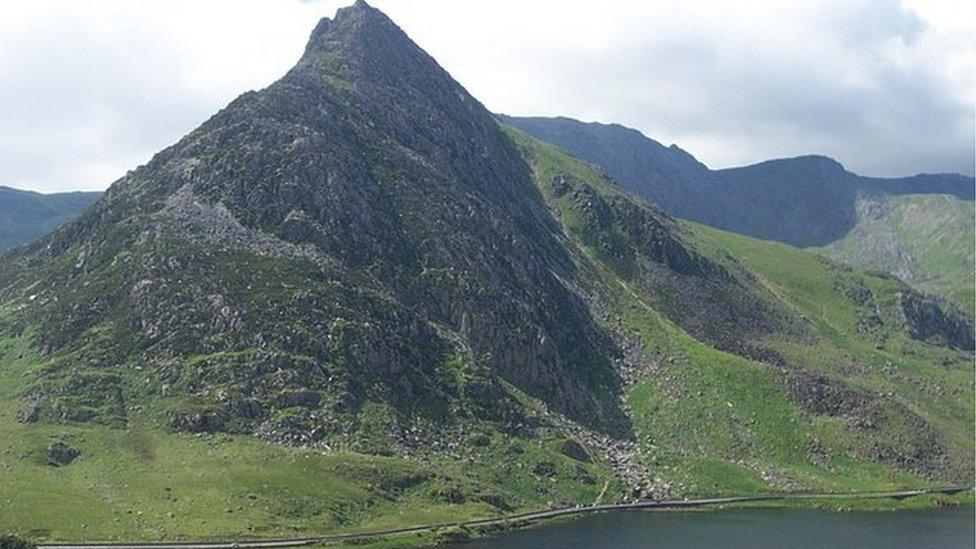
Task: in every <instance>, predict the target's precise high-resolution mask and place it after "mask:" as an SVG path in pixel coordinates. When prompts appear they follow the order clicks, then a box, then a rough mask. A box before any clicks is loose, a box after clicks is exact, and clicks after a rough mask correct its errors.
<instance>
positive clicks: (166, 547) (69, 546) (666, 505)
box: [38, 486, 972, 549]
mask: <svg viewBox="0 0 976 549" xmlns="http://www.w3.org/2000/svg"><path fill="white" fill-rule="evenodd" d="M966 490H972V487H969V486H949V487H942V488H920V489H916V490H899V491H893V492H843V493H784V494H759V495H752V496H728V497H716V498H704V499H675V500H661V501H656V500H644V501H634V502H631V503H606V504H602V505H586V506H574V507H563V508H560V509H550V510H547V511H537V512H532V513H522V514H518V515H508V516H505V517H498V518H486V519H480V520H472V521H467V522H455V523H445V524H430V525H425V526H414V527H410V528H398V529H394V530H380V531H375V532H363V533H357V534H332V535H325V536H314V537H307V538H295V539H275V540H247V541H208V542H106V543H97V542H95V543H40V544H38V547H41V548H51V549H273V548H277V547H302V546H307V545H316V544H320V543H330V542H340V541H360V540H367V539H374V538H384V537H393V536H402V535H407V534H420V533H424V532H430V531H432V530H440V529H447V528H461V527H466V528H477V527H486V526H496V527H507V526H511V525H517V524H523V523H527V522H534V521H538V520H544V519H549V518H554V517H560V516H567V515H582V514H587V513H603V512H608V511H621V510H628V509H675V508H684V507H703V506H708V505H723V504H730V503H747V502H758V501H780V500H799V499H880V498H894V499H905V498H909V497H912V496H919V495H923V494H955V493H958V492H963V491H966Z"/></svg>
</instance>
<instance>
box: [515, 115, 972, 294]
mask: <svg viewBox="0 0 976 549" xmlns="http://www.w3.org/2000/svg"><path fill="white" fill-rule="evenodd" d="M499 119H500V120H501V121H502V122H503V123H505V124H508V125H511V126H513V127H516V128H519V129H521V130H522V131H525V132H526V133H528V134H529V135H532V136H534V137H536V138H538V139H541V140H543V141H546V142H549V143H552V144H554V145H556V146H558V147H560V148H563V149H565V150H567V151H569V152H571V153H573V154H575V155H577V156H579V157H580V158H582V159H583V160H586V161H588V162H592V163H594V164H596V165H598V166H600V167H602V168H603V169H605V170H607V172H608V173H609V174H611V175H612V176H613V177H614V178H616V179H617V180H618V181H620V182H621V184H623V185H624V186H625V187H627V188H628V189H629V190H630V191H631V192H633V193H635V194H637V195H639V196H642V197H644V198H647V199H648V200H651V201H653V202H655V203H657V204H659V205H660V206H661V207H662V208H663V209H664V210H665V211H667V212H668V213H670V214H672V215H674V216H676V217H680V218H684V219H689V220H692V221H697V222H699V223H705V224H707V225H711V226H713V227H716V228H720V229H724V230H727V231H732V232H736V233H739V234H744V235H747V236H752V237H756V238H762V239H767V240H776V241H779V242H784V243H786V244H791V245H793V246H799V247H824V249H825V251H826V253H828V254H833V255H831V257H834V258H835V259H840V260H843V261H845V262H848V263H849V264H852V265H854V266H859V267H869V268H879V267H880V268H885V269H887V270H890V271H891V272H894V273H898V274H901V275H903V276H907V278H906V280H907V281H908V282H910V283H913V284H915V283H918V282H920V281H921V280H923V279H924V280H931V281H932V283H931V284H929V283H922V285H921V286H919V287H920V288H922V289H925V290H931V291H937V292H939V294H940V295H944V296H949V297H952V298H956V299H957V302H958V303H960V304H965V305H968V308H972V303H973V302H972V299H971V298H965V297H964V298H962V299H961V300H960V299H959V298H960V296H963V295H969V294H971V287H972V286H973V283H974V280H973V277H972V276H971V272H972V261H965V260H966V258H967V254H965V253H962V254H955V255H954V256H953V257H952V258H949V263H948V264H945V267H946V268H947V269H948V271H940V270H938V269H932V268H931V266H929V265H926V264H925V261H926V260H925V258H924V257H923V255H924V254H920V253H919V252H918V250H915V249H912V245H911V243H910V242H909V241H911V240H913V238H914V237H913V236H910V235H904V239H892V238H887V237H885V236H884V235H876V236H873V237H868V238H869V239H872V238H873V239H885V241H886V242H887V248H888V249H889V250H890V251H889V252H887V253H886V256H885V259H883V260H882V259H875V258H873V257H872V256H873V254H868V255H862V254H860V253H858V254H854V253H843V252H840V251H839V249H840V248H841V247H844V245H843V244H839V241H841V240H842V239H844V238H845V237H847V236H848V235H851V234H852V233H857V234H862V235H865V234H867V233H868V232H870V231H871V230H872V227H876V226H877V224H876V223H871V222H869V220H868V219H867V218H865V215H866V211H867V210H870V209H871V207H870V204H879V203H887V202H888V201H892V200H895V201H897V200H910V199H908V198H905V199H899V198H898V197H902V196H908V195H918V194H924V195H944V196H947V197H951V198H948V199H947V200H954V201H955V200H956V199H958V200H961V201H965V202H968V203H969V204H970V205H972V201H973V198H974V193H976V183H974V181H973V178H971V177H965V176H961V175H954V174H922V175H916V176H911V177H902V178H895V179H883V178H874V177H863V176H859V175H857V174H854V173H851V172H849V171H847V170H845V169H844V167H843V166H841V165H840V164H839V163H838V162H836V161H835V160H832V159H830V158H827V157H823V156H802V157H797V158H787V159H781V160H771V161H768V162H762V163H759V164H754V165H751V166H744V167H741V168H731V169H724V170H710V169H708V168H707V167H706V166H705V165H703V164H702V163H700V162H698V161H697V160H695V158H694V157H693V156H691V155H690V154H688V153H686V152H685V151H683V150H681V149H680V148H678V147H677V146H675V145H672V146H670V147H665V146H663V145H661V144H660V143H658V142H656V141H654V140H653V139H649V138H647V137H645V136H644V135H643V134H641V133H640V132H638V131H637V130H633V129H630V128H626V127H623V126H620V125H618V124H599V123H584V122H579V121H577V120H572V119H569V118H531V117H530V118H518V117H510V116H504V115H501V116H499ZM923 200H924V199H923ZM872 211H875V212H877V211H878V210H877V208H875V209H874V210H872ZM952 211H956V210H955V209H953V210H952ZM953 219H954V220H955V221H956V222H955V223H951V222H938V229H939V230H940V231H948V233H946V234H947V235H948V236H947V237H946V238H949V239H953V240H959V239H963V238H965V237H967V236H969V235H971V234H972V225H973V223H972V219H971V218H967V217H966V216H963V217H962V218H953ZM933 221H934V220H933ZM931 229H934V227H930V228H928V229H926V228H920V230H922V231H926V230H929V231H930V230H931ZM859 238H860V239H861V240H864V238H865V237H863V236H862V237H859ZM893 246H894V247H893ZM835 250H836V251H837V253H836V254H834V251H835ZM968 257H970V258H971V257H972V254H971V250H970V253H969V254H968ZM944 272H946V273H949V272H951V273H952V274H943V273H944ZM959 272H969V273H970V276H967V277H964V278H962V279H960V278H959V276H958V274H957V273H959ZM910 273H915V274H910ZM922 273H924V274H922ZM967 292H968V293H967Z"/></svg>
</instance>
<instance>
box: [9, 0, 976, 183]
mask: <svg viewBox="0 0 976 549" xmlns="http://www.w3.org/2000/svg"><path fill="white" fill-rule="evenodd" d="M349 1H351V0H349ZM346 3H348V2H346V1H342V2H339V1H334V0H318V1H304V2H302V1H299V0H254V1H247V0H193V1H182V0H140V1H132V0H117V1H116V0H84V1H82V0H76V1H52V0H23V1H21V2H14V1H9V2H4V6H3V15H2V17H0V184H6V185H10V186H15V187H20V188H27V189H34V190H40V191H61V190H74V189H103V188H105V187H107V186H108V185H109V184H110V183H111V182H112V181H114V180H115V179H117V178H118V177H120V176H121V175H123V174H124V173H125V172H126V171H127V170H129V169H131V168H134V167H135V166H137V165H139V164H142V163H144V162H145V161H146V160H148V159H149V157H150V156H151V155H152V154H153V153H154V152H156V151H158V150H159V149H161V148H163V147H165V146H166V145H168V144H170V143H173V142H174V141H176V140H177V139H179V138H180V137H181V136H182V135H184V134H185V133H187V132H188V131H190V130H191V129H193V128H194V127H195V126H197V125H198V124H199V123H200V122H202V121H203V120H205V119H206V118H207V117H208V116H209V115H210V114H213V113H214V112H215V111H216V110H218V109H219V108H221V107H222V106H223V105H225V104H226V103H228V102H229V101H230V100H231V99H233V98H234V97H236V96H237V95H239V94H240V93H242V92H244V91H247V90H249V89H259V88H261V87H264V86H266V85H267V84H270V83H271V82H272V81H274V80H275V79H276V78H277V77H279V76H280V75H282V74H283V73H284V72H285V71H286V70H287V69H288V68H289V67H290V66H291V65H292V64H293V63H294V62H295V61H296V60H297V58H298V57H299V55H300V54H301V52H302V49H303V47H304V44H305V41H306V39H307V38H308V34H309V33H310V32H311V30H312V27H313V26H314V25H315V22H316V21H317V20H318V19H319V18H320V17H323V16H328V17H331V16H332V15H333V14H334V13H335V9H336V7H338V6H341V5H344V4H346ZM371 3H372V4H373V5H374V6H376V7H378V8H380V9H382V10H384V11H386V13H387V14H388V15H390V16H391V17H392V18H393V19H394V21H396V22H397V23H398V24H399V25H400V26H401V27H402V28H403V29H404V30H405V31H407V33H408V34H410V35H411V36H412V37H413V39H414V40H415V41H417V42H418V43H419V44H420V46H421V47H423V48H425V49H426V50H427V51H428V52H429V53H431V55H433V56H434V57H435V58H436V59H438V61H439V62H440V63H441V64H442V65H443V66H444V67H445V68H446V69H447V70H448V71H450V72H451V74H452V75H453V76H454V77H455V78H456V79H458V80H459V81H460V82H461V83H462V84H463V85H464V86H465V87H467V88H468V90H470V91H471V92H472V93H473V94H474V95H475V96H476V97H478V98H479V99H480V100H481V101H482V102H484V103H485V105H486V106H487V107H488V108H489V109H492V110H494V111H496V112H504V113H507V114H515V115H546V116H555V115H565V116H571V117H574V118H579V119H582V120H597V121H602V122H620V123H622V124H624V125H627V126H631V127H634V128H637V129H639V130H641V131H642V132H644V133H645V134H647V135H648V136H650V137H652V138H654V139H657V140H658V141H661V142H663V143H664V144H666V145H668V144H671V143H677V144H678V145H680V146H681V147H682V148H684V149H686V150H688V151H689V152H691V153H692V154H694V155H695V156H697V157H698V159H699V160H701V161H703V162H705V163H706V164H708V165H709V166H711V167H715V168H718V167H727V166H733V165H740V164H745V163H750V162H756V161H760V160H764V159H768V158H774V157H783V156H793V155H798V154H806V153H819V154H826V155H829V156H832V157H834V158H837V159H838V160H840V161H841V162H842V163H843V164H844V165H845V166H847V168H848V169H850V170H853V171H856V172H859V173H863V174H867V175H905V174H911V173H916V172H945V171H952V172H962V173H966V174H972V173H973V164H974V149H976V130H974V116H976V115H974V93H976V92H974V90H976V77H974V73H976V31H974V19H976V14H974V7H973V4H974V2H971V1H968V0H864V1H860V0H838V1H816V2H814V1H796V2H793V1H775V0H771V1H768V2H767V1H760V0H755V1H745V0H736V1H729V2H720V1H716V0H697V1H696V0H674V1H670V0H665V1H655V2H647V1H637V0H634V1H630V0H601V1H599V2H593V1H567V0H532V1H529V0H490V1H488V0H484V1H480V2H474V1H463V2H462V1H458V0H375V1H374V2H371Z"/></svg>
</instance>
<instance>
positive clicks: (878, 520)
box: [451, 508, 976, 549]
mask: <svg viewBox="0 0 976 549" xmlns="http://www.w3.org/2000/svg"><path fill="white" fill-rule="evenodd" d="M974 544H976V529H974V523H973V509H972V508H961V509H931V510H922V511H890V512H846V513H835V512H829V511H814V510H796V509H736V510H722V511H621V512H614V513H602V514H595V515H587V516H584V517H581V518H579V519H576V520H572V521H567V522H553V523H548V524H542V525H540V526H537V527H534V528H529V529H526V530H518V531H511V532H504V533H500V534H497V535H493V536H490V537H486V538H483V539H479V540H475V541H471V542H467V543H463V544H457V545H452V546H451V547H455V548H457V549H478V548H485V549H507V548H514V547H531V548H533V549H547V548H552V549H556V548H559V549H569V548H576V547H579V548H583V547H587V548H589V547H598V548H600V549H618V548H625V547H626V548H630V547H692V548H694V547H722V548H733V549H735V548H742V549H766V548H774V547H776V548H779V547H786V548H789V549H807V548H810V549H813V548H817V549H820V548H825V547H830V548H848V547H849V548H857V549H895V548H902V547H903V548H913V549H915V548H920V547H939V548H955V547H959V548H964V549H973V546H974Z"/></svg>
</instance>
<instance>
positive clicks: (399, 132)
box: [0, 1, 974, 541]
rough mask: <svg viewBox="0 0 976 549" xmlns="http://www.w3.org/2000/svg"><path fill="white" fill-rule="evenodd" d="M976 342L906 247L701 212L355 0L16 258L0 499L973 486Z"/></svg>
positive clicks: (192, 533) (347, 523) (485, 497)
mask: <svg viewBox="0 0 976 549" xmlns="http://www.w3.org/2000/svg"><path fill="white" fill-rule="evenodd" d="M973 346H974V344H973V338H972V326H971V325H970V324H969V323H968V322H967V321H966V320H965V319H963V318H960V317H959V316H958V315H956V314H954V313H953V312H952V311H945V310H943V309H942V308H941V307H940V306H939V304H938V303H936V302H933V301H930V300H928V299H926V298H925V297H923V296H921V295H920V294H918V293H916V292H914V291H913V290H911V289H910V288H909V287H908V286H906V285H904V284H903V283H901V282H899V281H897V280H895V279H891V278H882V277H878V276H874V275H870V274H866V273H863V272H860V271H856V270H851V269H848V268H845V267H840V266H838V265H836V264H834V263H832V262H830V261H829V260H826V259H823V258H821V257H819V256H817V255H814V254H811V253H808V252H804V251H800V250H796V249H794V248H791V247H789V246H786V245H782V244H776V243H770V242H766V241H760V240H754V239H751V238H747V237H741V236H734V235H732V234H729V233H724V232H721V231H718V230H714V229H708V228H705V227H704V226H699V225H694V224H689V223H685V222H680V221H677V220H675V219H673V218H671V217H669V216H668V215H666V214H665V213H663V212H661V211H660V210H658V209H657V208H656V207H654V206H652V205H650V204H648V203H647V202H645V201H643V200H641V199H637V198H634V197H632V196H631V195H629V194H627V193H626V192H624V191H623V190H621V189H620V188H619V187H617V186H616V185H615V184H614V183H613V182H612V181H611V180H609V179H607V178H605V177H604V176H603V175H602V174H601V173H599V172H598V171H597V170H595V169H594V168H593V167H592V166H589V165H587V164H585V163H583V162H581V161H580V160H578V159H576V158H575V157H572V156H570V155H569V154H567V153H564V152H562V151H560V150H558V149H555V148H554V147H551V146H549V145H545V144H543V143H541V142H539V141H535V140H533V139H532V138H530V137H528V136H526V135H524V134H522V133H519V132H518V131H517V130H514V129H506V128H501V127H499V126H498V125H497V124H496V121H495V119H494V118H493V116H492V115H491V114H490V113H489V112H488V111H486V110H485V109H484V107H483V106H481V105H480V103H478V102H477V100H475V99H474V98H473V97H471V96H470V95H468V93H467V92H466V91H465V90H464V89H463V88H462V87H461V86H460V85H459V84H457V83H456V82H455V81H454V80H453V79H451V78H450V76H449V75H448V74H447V73H446V72H445V71H444V70H443V69H441V68H440V67H439V66H438V65H437V64H436V62H435V61H434V60H433V59H431V58H430V57H429V56H428V55H427V54H426V53H424V52H423V51H422V50H420V48H418V47H417V46H416V45H415V44H413V43H412V42H411V41H410V40H409V39H408V38H407V37H406V35H405V34H404V33H403V32H402V31H401V30H400V29H399V28H397V27H396V26H395V25H394V24H393V23H392V22H391V21H390V20H389V19H387V18H386V17H385V16H384V15H383V14H382V13H380V12H378V11H377V10H374V9H372V8H370V7H369V6H367V5H366V4H365V3H364V2H361V1H360V2H357V3H356V4H355V5H354V6H353V7H350V8H345V9H343V10H340V11H339V12H338V14H337V15H336V17H335V19H334V20H328V19H325V20H323V21H321V22H320V23H319V25H318V26H317V27H316V29H315V30H314V31H313V33H312V36H311V38H310V40H309V43H308V46H307V49H306V51H305V53H304V55H303V56H302V58H301V60H300V61H299V62H298V64H297V65H296V66H295V68H293V69H292V70H291V71H289V73H287V74H286V75H285V76H284V77H283V78H282V79H281V80H279V81H278V82H276V83H275V84H272V85H271V86H269V87H268V88H266V89H264V90H261V91H257V92H248V93H246V94H244V95H242V96H241V97H239V98H238V99H236V100H235V101H233V102H232V103H231V104H230V105H228V106H227V107H226V108H225V109H223V110H222V111H221V112H219V113H217V114H216V115H215V116H213V117H212V118H210V119H209V120H208V121H206V122H205V123H204V124H202V125H201V126H200V127H199V128H197V129H196V130H194V131H193V132H191V133H190V134H189V135H187V136H186V137H184V138H183V139H182V140H180V141H179V142H178V143H177V144H175V145H173V146H172V147H170V148H168V149H166V150H164V151H162V152H160V153H159V154H157V155H156V156H155V157H154V158H153V159H152V160H151V161H150V162H149V163H148V164H146V165H145V166H142V167H140V168H138V169H136V170H134V171H133V172H130V173H129V174H128V175H127V176H126V177H125V178H123V179H122V180H120V181H118V182H117V183H115V184H114V185H113V186H112V188H111V189H110V190H109V192H107V193H106V195H105V196H104V197H103V198H102V199H101V200H99V201H98V202H97V203H96V204H95V205H94V206H93V207H92V208H90V209H89V210H87V211H86V213H84V214H83V215H82V216H81V217H79V218H78V219H76V220H75V221H73V222H71V223H69V224H67V225H65V226H63V227H61V228H59V229H58V230H56V231H55V232H54V233H52V234H50V235H47V236H45V237H43V238H42V239H40V240H39V241H37V242H35V243H33V244H30V245H27V246H25V247H22V248H19V249H17V250H15V251H13V252H12V253H10V254H9V255H7V256H6V257H4V258H3V260H2V261H0V475H2V477H0V530H8V529H13V530H18V531H20V532H21V533H23V534H26V535H28V536H29V537H32V538H38V539H50V540H54V539H71V540H110V539H119V538H126V539H149V540H153V539H168V540H172V539H189V538H194V539H197V538H210V537H213V538H227V537H235V538H238V537H241V538H245V537H256V536H262V537H271V536H282V537H284V536H298V535H303V534H312V533H326V532H348V531H362V530H371V529H381V528H389V527H396V526H402V525H408V524H423V523H432V522H442V521H447V520H450V521H456V520H460V519H463V518H466V517H484V516H497V515H504V514H506V513H511V512H513V511H517V510H528V509H539V508H544V507H548V506H554V505H563V504H567V505H568V504H589V503H593V502H596V501H601V502H608V501H620V500H625V499H633V498H638V497H645V498H661V497H679V496H692V495H698V494H722V493H755V492H763V491H768V490H811V489H820V490H846V489H855V488H862V489H863V488H877V489H880V488H889V487H908V486H919V485H927V484H933V483H948V482H958V483H966V484H968V483H970V482H971V481H972V471H973V450H974V448H973V446H974V445H973V422H972V409H973V406H974V398H973V381H974V376H973V371H972V368H971V359H972V351H973ZM966 497H968V496H961V498H962V499H965V498H966ZM921 503H922V504H936V503H946V501H945V500H938V501H936V499H934V498H929V499H927V500H923V501H922V502H921ZM890 505H898V504H895V503H892V504H890ZM415 541H423V540H415ZM428 541H429V540H428Z"/></svg>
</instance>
